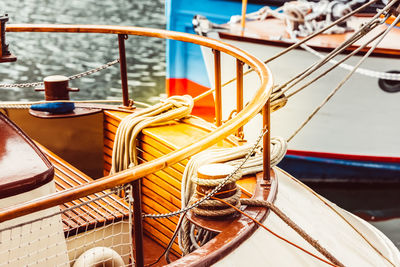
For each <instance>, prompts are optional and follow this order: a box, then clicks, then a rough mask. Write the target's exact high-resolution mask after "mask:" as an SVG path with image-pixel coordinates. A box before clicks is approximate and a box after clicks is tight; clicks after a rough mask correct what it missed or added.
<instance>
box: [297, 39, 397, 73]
mask: <svg viewBox="0 0 400 267" xmlns="http://www.w3.org/2000/svg"><path fill="white" fill-rule="evenodd" d="M294 41H295V42H297V41H298V39H296V38H295V39H294ZM300 46H301V48H303V49H304V50H306V51H307V52H310V53H311V54H313V55H315V56H317V57H319V58H320V59H323V58H325V56H324V55H322V54H321V53H319V52H318V51H316V50H315V49H313V48H311V47H309V46H307V45H305V44H303V45H300ZM329 63H331V64H336V63H338V61H337V60H335V59H330V60H329ZM339 67H341V68H343V69H345V70H349V71H351V70H353V68H354V66H353V65H349V64H345V63H341V64H339ZM355 72H356V73H358V74H361V75H364V76H369V77H372V78H377V79H383V80H391V81H400V73H388V72H381V71H374V70H369V69H364V68H357V69H356V71H355Z"/></svg>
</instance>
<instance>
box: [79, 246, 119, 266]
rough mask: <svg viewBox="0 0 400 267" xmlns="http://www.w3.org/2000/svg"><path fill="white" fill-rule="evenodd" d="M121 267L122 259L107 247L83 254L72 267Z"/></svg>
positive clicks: (90, 250)
mask: <svg viewBox="0 0 400 267" xmlns="http://www.w3.org/2000/svg"><path fill="white" fill-rule="evenodd" d="M100 266H101V267H103V266H104V267H122V266H125V263H124V261H123V260H122V257H121V256H120V255H119V254H118V253H117V252H115V250H113V249H111V248H107V247H94V248H91V249H89V250H86V251H85V252H83V253H82V254H81V255H80V256H79V258H78V259H77V260H76V261H75V263H74V265H73V267H100Z"/></svg>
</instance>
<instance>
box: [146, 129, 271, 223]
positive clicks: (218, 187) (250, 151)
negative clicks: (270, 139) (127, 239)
mask: <svg viewBox="0 0 400 267" xmlns="http://www.w3.org/2000/svg"><path fill="white" fill-rule="evenodd" d="M266 133H267V130H263V131H262V132H261V134H260V135H259V136H258V138H257V140H256V142H255V143H254V146H253V147H252V148H251V149H250V150H249V153H247V155H246V157H245V158H244V159H243V161H242V162H241V163H240V165H239V166H237V168H236V169H235V170H234V171H233V172H231V173H230V174H229V175H228V176H227V177H226V178H224V180H223V181H222V182H221V183H220V184H219V185H218V186H217V187H215V188H214V189H213V190H212V191H211V192H210V193H208V194H207V195H205V196H204V197H203V198H201V199H200V200H198V201H196V202H195V203H193V204H192V205H189V206H186V207H185V208H183V209H180V210H177V211H173V212H169V213H163V214H145V215H143V217H144V218H151V219H162V218H169V217H173V216H178V215H180V214H182V213H185V212H187V211H189V210H191V209H193V208H196V207H198V206H199V205H200V204H201V203H203V202H204V201H206V200H208V199H210V198H211V197H212V196H214V195H215V194H216V193H217V192H218V191H219V190H221V188H222V187H223V186H224V185H225V184H226V183H228V182H229V181H230V180H231V178H232V176H234V175H236V173H237V172H238V171H239V170H240V169H241V168H242V167H243V165H244V164H245V163H246V162H247V160H248V159H249V158H250V156H251V155H252V154H253V152H254V151H255V150H256V148H257V147H258V144H259V143H260V141H261V139H262V137H263V136H264V135H265V134H266Z"/></svg>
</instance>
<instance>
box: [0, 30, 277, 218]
mask: <svg viewBox="0 0 400 267" xmlns="http://www.w3.org/2000/svg"><path fill="white" fill-rule="evenodd" d="M7 31H8V32H70V33H105V34H127V35H142V36H148V37H157V38H164V39H172V40H178V41H184V42H190V43H194V44H198V45H202V46H205V47H209V48H212V49H215V50H218V51H221V52H224V53H226V54H228V55H231V56H233V57H235V58H236V59H239V60H241V61H243V62H244V63H246V64H247V65H249V66H250V67H251V68H253V69H254V71H255V72H256V73H257V74H258V76H259V78H260V81H261V83H260V84H261V86H260V88H259V89H258V90H257V92H256V93H255V95H254V98H253V99H252V100H251V101H250V102H249V104H248V105H247V106H246V107H245V108H243V110H242V111H241V112H239V113H238V114H237V116H235V117H234V118H232V119H231V120H229V121H227V122H226V123H224V124H223V125H222V126H220V127H218V128H217V129H215V130H214V131H212V132H210V133H209V134H207V135H205V136H204V138H203V139H202V140H199V141H198V142H196V143H194V144H191V145H189V146H186V147H183V148H180V149H178V150H176V151H174V152H171V153H169V154H167V155H164V156H162V157H160V158H157V159H155V160H152V161H150V162H146V163H143V164H141V165H138V166H135V167H133V168H131V169H128V170H124V171H122V172H119V173H116V174H113V175H109V176H106V177H103V178H100V179H97V180H94V181H92V182H90V183H87V184H83V185H80V186H77V187H75V188H73V189H69V190H65V191H62V192H58V193H54V194H50V195H48V196H45V197H42V198H38V199H35V200H32V201H29V202H25V203H23V204H19V205H15V206H12V207H9V208H4V209H0V222H4V221H6V220H10V219H13V218H17V217H20V216H23V215H26V214H29V213H33V212H36V211H40V210H43V209H47V208H50V207H53V206H56V205H59V204H62V203H64V202H69V201H72V200H75V199H78V198H81V197H84V196H87V195H90V194H94V193H96V192H100V191H103V190H106V189H110V188H113V187H116V186H119V185H122V184H127V183H131V182H133V181H135V180H137V179H140V178H141V177H144V176H146V175H148V174H150V173H153V172H155V171H158V170H161V169H164V168H166V167H168V166H170V165H173V164H175V163H177V162H179V161H181V160H183V159H185V158H188V157H190V156H192V155H194V154H196V153H198V152H200V151H202V150H204V149H206V148H208V147H210V146H212V145H213V144H215V143H217V142H219V141H221V140H222V139H224V138H225V137H227V136H229V135H230V134H232V133H234V132H235V131H236V130H238V129H239V128H240V127H241V126H243V125H244V124H246V123H247V122H248V121H249V120H250V119H251V118H253V117H254V116H255V115H256V114H258V113H259V111H260V110H261V109H262V108H263V106H264V105H265V103H266V102H267V100H268V99H269V96H270V94H271V91H272V84H273V83H272V78H271V77H272V76H271V73H270V70H269V69H267V67H266V66H265V65H264V64H263V63H262V62H261V61H260V60H258V59H257V58H255V57H254V56H252V55H250V54H248V53H247V52H245V51H242V50H240V49H238V48H235V47H234V46H231V45H228V44H225V43H223V42H220V41H217V40H214V39H210V38H207V37H203V36H196V35H192V34H187V33H179V32H172V31H167V30H161V29H150V28H140V27H129V26H101V25H36V24H14V25H12V24H10V25H8V26H7ZM268 112H269V111H268Z"/></svg>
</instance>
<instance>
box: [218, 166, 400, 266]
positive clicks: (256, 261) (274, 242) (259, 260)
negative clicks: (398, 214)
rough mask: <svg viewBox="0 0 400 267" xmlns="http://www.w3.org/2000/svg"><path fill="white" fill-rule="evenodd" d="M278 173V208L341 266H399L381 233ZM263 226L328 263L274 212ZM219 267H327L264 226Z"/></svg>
mask: <svg viewBox="0 0 400 267" xmlns="http://www.w3.org/2000/svg"><path fill="white" fill-rule="evenodd" d="M275 173H276V177H277V179H278V184H279V185H278V193H277V196H276V200H275V202H274V204H275V205H276V206H277V207H278V208H279V209H280V210H281V211H283V212H284V213H285V214H286V215H287V216H288V217H289V218H291V220H293V221H294V222H296V224H297V225H298V226H299V227H300V228H301V229H303V230H304V231H305V232H306V233H307V234H308V235H310V236H311V237H313V238H314V239H317V240H318V242H319V244H320V245H321V246H322V247H323V248H325V249H326V250H327V251H328V252H329V253H330V254H331V255H333V256H334V257H335V258H336V259H337V260H338V261H339V262H341V263H342V264H344V265H345V266H393V265H392V264H394V266H399V265H400V253H399V251H398V250H397V248H396V247H395V246H394V245H393V243H392V242H391V241H390V240H389V239H388V238H387V237H386V236H384V235H383V234H382V233H381V232H380V231H379V230H377V229H376V228H374V227H373V226H371V225H370V224H368V223H367V222H365V221H364V220H362V219H360V218H358V217H356V216H355V215H352V214H351V213H349V212H347V211H345V210H343V209H341V208H339V207H337V206H336V205H335V204H333V203H331V202H330V201H328V200H326V199H324V198H323V197H321V196H319V195H317V194H316V193H315V192H313V191H312V190H310V189H308V188H307V187H306V186H305V185H304V184H302V183H301V182H299V181H298V180H296V179H294V178H291V177H290V176H289V175H287V174H286V173H284V172H283V171H282V170H280V169H275ZM263 224H264V225H265V226H266V227H268V228H269V229H270V230H272V231H273V232H274V233H276V234H278V235H280V236H281V237H283V238H286V239H287V240H289V241H291V242H293V243H294V244H296V245H298V246H300V247H302V248H303V249H305V250H307V251H309V252H311V253H313V254H315V255H316V256H318V257H321V258H323V259H325V260H326V258H325V257H324V256H323V255H322V254H320V253H319V252H318V251H317V250H316V249H315V248H314V247H313V246H311V245H310V244H309V243H307V242H306V241H305V240H304V239H303V238H302V237H300V235H299V234H297V233H296V232H295V231H294V230H293V229H292V228H290V227H289V226H288V225H287V224H286V223H285V222H283V221H282V220H281V219H280V218H279V217H278V216H277V215H276V214H274V213H273V212H271V213H269V215H268V217H267V219H266V220H265V221H264V223H263ZM353 227H354V228H355V229H357V231H358V232H357V231H356V230H355V229H353ZM360 233H361V234H360ZM368 242H369V243H370V244H372V245H370V244H369V243H368ZM375 249H376V250H375ZM377 251H379V253H382V255H384V257H386V259H385V258H384V257H383V256H381V255H380V254H379V253H378V252H377ZM214 266H328V265H327V264H325V263H323V262H322V261H320V260H317V259H316V258H314V257H312V256H310V255H308V254H306V253H305V252H304V251H301V250H299V249H298V248H295V247H294V246H292V245H290V244H288V243H287V242H284V241H282V240H281V239H279V238H277V237H276V236H274V235H272V234H271V233H269V232H267V231H266V230H265V229H262V228H259V229H258V230H256V232H255V233H254V234H253V235H252V236H251V237H249V238H248V239H247V240H246V241H244V242H243V243H242V244H241V245H240V246H239V247H238V248H236V249H235V250H234V251H233V252H232V253H230V254H229V255H228V256H226V257H225V258H223V259H221V260H220V261H219V262H217V263H216V264H215V265H214Z"/></svg>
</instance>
